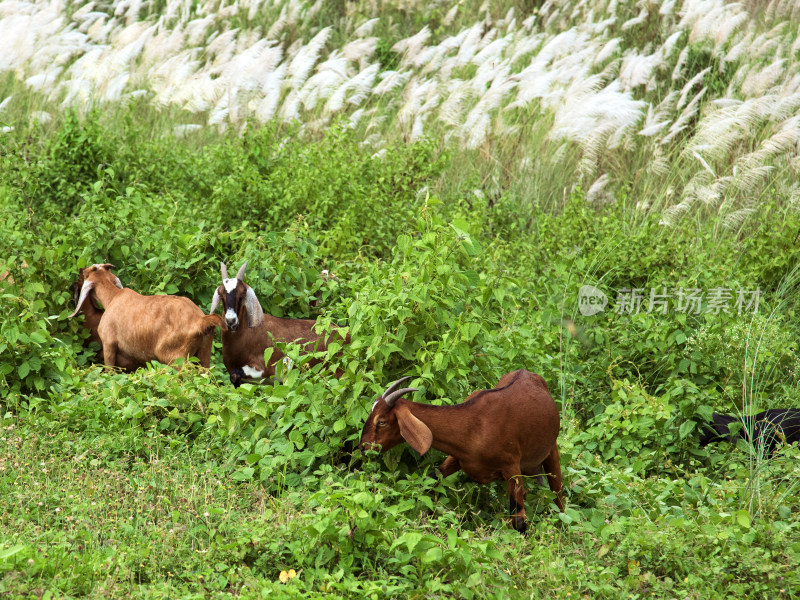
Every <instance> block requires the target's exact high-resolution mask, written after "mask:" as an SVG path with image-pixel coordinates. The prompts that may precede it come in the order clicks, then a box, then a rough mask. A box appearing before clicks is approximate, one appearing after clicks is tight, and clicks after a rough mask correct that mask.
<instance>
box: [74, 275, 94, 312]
mask: <svg viewBox="0 0 800 600" xmlns="http://www.w3.org/2000/svg"><path fill="white" fill-rule="evenodd" d="M93 287H94V284H93V283H92V282H91V281H89V280H88V279H86V280H85V281H84V282H83V287H81V295H80V296H79V297H78V301H77V302H76V303H75V312H73V313H72V314H71V315H70V316H69V318H70V319H71V318H72V317H74V316H75V315H77V314H78V311H79V310H80V309H81V305H82V304H83V301H84V300H86V297H87V296H88V295H89V292H91V291H92V288H93Z"/></svg>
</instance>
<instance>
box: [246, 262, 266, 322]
mask: <svg viewBox="0 0 800 600" xmlns="http://www.w3.org/2000/svg"><path fill="white" fill-rule="evenodd" d="M245 266H247V263H245ZM244 307H245V308H246V309H247V326H248V327H258V326H259V325H261V323H263V322H264V310H263V309H262V308H261V304H259V302H258V298H256V293H255V292H254V291H253V288H251V287H250V286H249V285H248V286H247V292H245V295H244Z"/></svg>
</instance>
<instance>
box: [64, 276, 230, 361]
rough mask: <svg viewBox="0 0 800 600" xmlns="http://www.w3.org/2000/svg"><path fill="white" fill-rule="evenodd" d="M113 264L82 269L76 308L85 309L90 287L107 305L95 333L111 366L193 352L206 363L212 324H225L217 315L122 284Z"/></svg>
mask: <svg viewBox="0 0 800 600" xmlns="http://www.w3.org/2000/svg"><path fill="white" fill-rule="evenodd" d="M113 267H114V265H110V264H102V265H92V266H91V267H87V268H86V269H84V270H83V276H84V282H83V285H82V286H81V292H80V296H79V297H78V300H77V301H76V304H77V307H76V308H75V312H73V313H72V314H71V315H70V317H74V316H75V315H76V314H78V312H80V310H81V306H82V305H83V304H84V302H85V301H86V299H87V298H88V296H89V294H90V292H91V293H93V294H94V295H95V297H96V298H97V299H98V300H99V301H100V303H101V304H102V305H103V307H104V308H105V311H104V312H103V314H102V318H101V319H100V323H99V324H98V326H97V334H98V335H99V336H100V341H101V343H102V345H103V362H104V363H105V364H106V365H107V366H111V367H114V366H117V367H123V368H132V366H133V365H143V364H145V363H147V362H149V361H152V360H158V361H159V362H162V363H164V364H169V363H172V362H173V361H175V360H176V359H178V358H188V357H190V356H195V357H197V358H198V360H199V361H200V364H201V365H202V366H204V367H206V368H208V367H209V365H210V364H211V345H212V342H213V341H214V329H215V328H217V327H220V328H222V329H224V328H225V321H224V320H223V319H222V318H221V317H219V316H218V315H205V314H203V311H202V310H200V309H199V308H198V307H197V305H196V304H195V303H194V302H192V301H191V300H189V299H188V298H183V297H181V296H167V295H156V296H143V295H141V294H137V293H136V292H134V291H133V290H131V289H128V288H123V287H122V284H121V283H120V281H119V279H118V278H117V277H116V276H114V274H113V273H112V272H111V271H110V270H109V269H111V268H113Z"/></svg>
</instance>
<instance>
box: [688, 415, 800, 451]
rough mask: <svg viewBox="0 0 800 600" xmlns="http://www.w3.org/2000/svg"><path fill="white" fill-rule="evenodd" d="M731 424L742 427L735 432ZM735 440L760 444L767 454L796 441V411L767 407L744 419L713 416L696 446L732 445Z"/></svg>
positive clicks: (799, 430) (799, 420) (799, 436)
mask: <svg viewBox="0 0 800 600" xmlns="http://www.w3.org/2000/svg"><path fill="white" fill-rule="evenodd" d="M733 423H740V424H741V425H742V426H741V427H739V428H738V431H737V432H736V433H731V431H730V425H731V424H733ZM751 435H752V438H751ZM737 438H742V439H743V440H746V441H748V442H754V443H755V444H756V445H760V446H762V445H763V447H764V449H765V450H766V451H767V452H768V453H770V452H772V451H773V450H774V449H775V447H776V446H777V445H778V444H779V443H781V442H786V443H787V444H792V443H796V442H800V408H771V409H769V410H765V411H762V412H760V413H757V414H755V415H751V416H744V417H732V416H728V415H721V414H719V413H714V414H713V415H711V422H710V423H707V424H706V425H704V427H703V429H702V430H701V432H700V446H703V447H705V446H707V445H708V444H710V443H711V442H719V441H722V440H727V441H728V442H732V443H735V442H736V439H737Z"/></svg>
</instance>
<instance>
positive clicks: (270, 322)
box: [209, 262, 350, 387]
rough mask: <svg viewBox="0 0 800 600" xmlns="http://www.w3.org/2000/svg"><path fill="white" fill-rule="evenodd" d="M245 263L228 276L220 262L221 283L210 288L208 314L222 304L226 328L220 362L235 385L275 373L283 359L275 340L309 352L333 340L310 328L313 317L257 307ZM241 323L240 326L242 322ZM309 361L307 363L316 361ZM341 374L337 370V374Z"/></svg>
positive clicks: (325, 346) (341, 339)
mask: <svg viewBox="0 0 800 600" xmlns="http://www.w3.org/2000/svg"><path fill="white" fill-rule="evenodd" d="M247 264H248V263H247V262H245V263H244V264H243V265H242V267H241V268H240V269H239V272H238V273H237V274H236V277H234V278H230V277H228V269H227V267H225V263H220V270H221V274H222V285H221V286H219V287H218V288H217V289H216V290H215V291H214V297H213V299H212V301H211V309H210V310H209V312H210V313H212V314H213V313H214V311H215V310H217V307H218V306H219V305H220V304H221V305H222V312H223V313H224V315H225V322H226V324H227V329H226V330H224V331H223V332H222V362H223V363H224V364H225V368H226V369H227V370H228V373H229V374H230V378H231V383H233V385H234V386H235V387H239V386H240V385H241V384H242V383H243V382H244V381H248V380H256V381H257V380H260V379H262V378H269V377H274V376H275V365H276V364H277V363H278V362H279V361H281V360H283V358H284V353H283V352H281V350H280V349H279V348H277V347H276V346H275V345H274V343H275V342H283V343H289V342H297V343H301V344H303V345H304V346H305V347H306V348H307V349H308V350H309V351H310V352H313V351H315V350H325V349H327V347H328V344H329V343H330V342H331V341H332V340H333V339H334V338H333V337H332V336H330V335H329V336H327V338H326V339H323V336H321V335H319V334H318V333H316V332H315V331H314V324H315V323H316V321H315V320H314V319H281V318H278V317H273V316H272V315H268V314H266V313H265V312H264V310H263V309H262V308H261V304H260V303H259V301H258V298H257V297H256V293H255V291H253V288H251V287H250V286H249V285H247V284H246V283H245V282H244V273H245V270H246V269H247ZM243 323H244V324H245V326H242V324H243ZM335 339H338V340H340V341H344V343H347V342H349V341H350V335H349V334H348V335H347V336H345V337H344V338H342V337H341V336H340V335H337V336H336V338H335ZM270 347H271V348H274V351H273V353H272V356H271V357H270V359H269V363H268V364H267V363H265V361H264V350H266V349H267V348H270ZM319 362H320V361H319V360H313V361H310V362H309V364H310V365H315V364H317V363H319ZM339 376H341V373H337V377H339Z"/></svg>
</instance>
